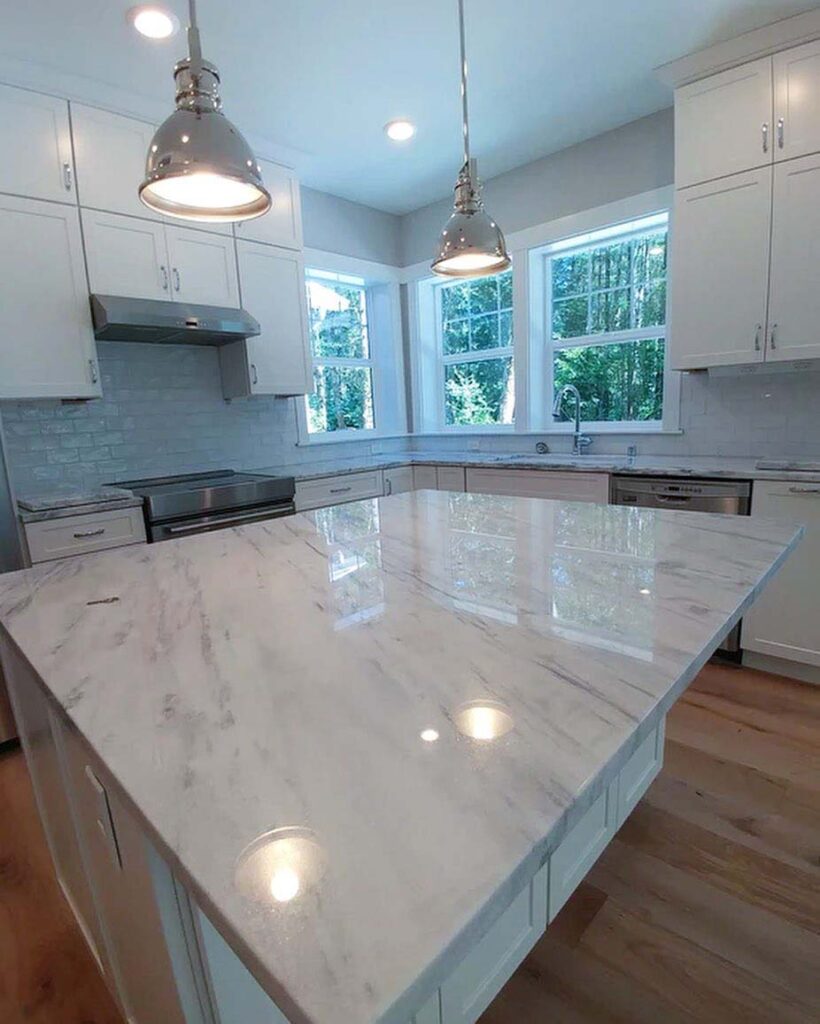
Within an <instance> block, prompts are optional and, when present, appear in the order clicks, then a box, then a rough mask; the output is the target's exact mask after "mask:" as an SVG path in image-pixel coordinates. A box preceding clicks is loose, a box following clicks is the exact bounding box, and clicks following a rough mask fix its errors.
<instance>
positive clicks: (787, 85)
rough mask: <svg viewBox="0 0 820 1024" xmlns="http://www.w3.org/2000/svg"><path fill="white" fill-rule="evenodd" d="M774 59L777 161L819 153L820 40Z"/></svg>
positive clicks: (775, 145)
mask: <svg viewBox="0 0 820 1024" xmlns="http://www.w3.org/2000/svg"><path fill="white" fill-rule="evenodd" d="M772 59H773V61H774V130H775V143H774V158H775V160H791V159H792V158H793V157H796V156H806V155H807V154H809V153H817V152H820V40H815V41H814V42H812V43H806V44H805V45H804V46H795V47H794V48H793V49H791V50H784V51H783V52H782V53H776V54H775V55H774V57H773V58H772Z"/></svg>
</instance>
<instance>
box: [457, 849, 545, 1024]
mask: <svg viewBox="0 0 820 1024" xmlns="http://www.w3.org/2000/svg"><path fill="white" fill-rule="evenodd" d="M548 872H549V866H548V865H547V864H545V865H544V866H543V867H542V868H541V870H540V871H539V872H538V873H537V874H536V876H535V877H534V878H533V879H532V881H531V882H530V883H529V884H528V885H526V886H525V887H524V889H522V891H521V892H520V893H519V894H518V896H516V898H515V899H514V900H513V901H512V903H511V904H510V905H509V906H508V907H507V909H506V910H505V911H504V913H503V914H502V915H501V917H499V918H498V920H497V921H496V922H495V924H494V925H493V926H492V927H491V928H490V930H489V931H488V932H487V934H486V935H485V936H484V937H483V938H482V939H480V940H479V942H478V943H476V945H475V946H474V947H473V948H472V949H471V950H470V952H469V953H468V954H467V956H466V957H465V958H464V959H463V960H462V961H461V963H460V964H459V965H458V967H457V968H456V969H455V970H454V971H453V973H452V974H451V975H450V977H449V978H448V979H447V981H445V983H444V984H443V985H442V986H441V990H440V991H441V1019H442V1024H472V1022H473V1021H475V1020H477V1019H478V1017H479V1016H480V1015H481V1014H482V1013H483V1012H484V1011H485V1010H486V1009H487V1007H488V1006H489V1005H490V1003H491V1002H492V1001H493V999H494V998H495V997H496V996H497V995H498V993H499V992H500V991H501V989H502V988H503V987H504V984H505V983H506V982H507V981H508V980H509V978H510V976H511V975H512V973H513V971H515V969H516V967H518V965H519V964H520V963H521V961H522V960H523V959H524V957H525V956H526V955H527V953H529V951H530V950H531V949H532V947H533V946H534V945H535V943H536V942H537V941H538V939H539V938H540V937H541V936H542V935H543V934H544V930H545V929H546V927H547V878H548Z"/></svg>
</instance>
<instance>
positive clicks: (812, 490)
mask: <svg viewBox="0 0 820 1024" xmlns="http://www.w3.org/2000/svg"><path fill="white" fill-rule="evenodd" d="M789 493H791V494H820V487H790V488H789Z"/></svg>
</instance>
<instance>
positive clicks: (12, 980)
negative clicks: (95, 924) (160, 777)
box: [0, 751, 123, 1024]
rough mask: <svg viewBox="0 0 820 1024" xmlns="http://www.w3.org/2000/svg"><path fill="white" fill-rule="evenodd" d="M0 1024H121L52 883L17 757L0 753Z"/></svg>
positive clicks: (22, 765)
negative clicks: (0, 1022) (0, 825)
mask: <svg viewBox="0 0 820 1024" xmlns="http://www.w3.org/2000/svg"><path fill="white" fill-rule="evenodd" d="M0 822H2V827H0V1021H2V1024H123V1022H122V1018H121V1016H120V1014H119V1012H118V1011H117V1009H116V1007H115V1005H114V1002H113V1000H112V999H111V996H110V995H109V993H108V990H107V989H106V987H105V984H104V982H103V980H102V978H101V976H100V974H99V971H98V969H97V965H96V963H95V962H94V959H93V957H92V955H91V953H90V951H89V950H88V947H87V946H86V944H85V940H84V939H83V937H82V934H81V933H80V930H79V927H78V926H77V924H76V922H75V920H74V917H73V915H72V913H71V911H70V910H69V908H68V905H67V903H66V902H65V899H64V898H63V895H62V893H61V891H60V888H59V886H58V884H57V880H56V878H55V876H54V872H53V869H52V866H51V859H50V856H49V852H48V847H47V845H46V840H45V836H44V835H43V832H42V828H41V826H40V822H39V819H38V818H37V813H36V810H35V806H34V794H33V792H32V789H31V783H30V781H29V777H28V772H27V771H26V766H25V762H24V760H23V755H22V754H21V753H20V752H19V751H12V752H10V753H4V754H2V755H0Z"/></svg>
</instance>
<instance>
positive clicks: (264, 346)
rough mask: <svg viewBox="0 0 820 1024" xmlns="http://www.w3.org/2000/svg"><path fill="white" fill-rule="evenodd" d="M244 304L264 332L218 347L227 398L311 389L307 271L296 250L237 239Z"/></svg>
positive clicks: (298, 392)
mask: <svg viewBox="0 0 820 1024" xmlns="http://www.w3.org/2000/svg"><path fill="white" fill-rule="evenodd" d="M236 246H237V255H238V257H239V278H240V281H241V282H242V305H243V307H244V308H245V309H246V310H247V311H248V312H249V313H250V314H251V316H253V317H255V318H256V319H257V320H258V321H259V324H260V327H261V328H262V331H261V334H259V335H258V336H257V337H255V338H248V339H247V341H243V342H236V343H234V344H233V345H226V346H224V347H223V348H221V349H220V359H221V362H222V381H223V388H224V394H225V397H226V398H235V397H240V396H244V395H304V394H308V393H309V392H311V391H312V390H313V372H312V364H311V358H310V350H309V343H308V332H307V300H306V296H305V269H304V265H303V263H302V258H301V257H300V256H298V255H297V254H296V253H292V252H286V251H284V250H282V249H275V248H273V247H272V246H268V245H259V244H257V243H256V242H243V241H238V242H237V243H236Z"/></svg>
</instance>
